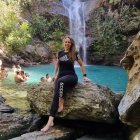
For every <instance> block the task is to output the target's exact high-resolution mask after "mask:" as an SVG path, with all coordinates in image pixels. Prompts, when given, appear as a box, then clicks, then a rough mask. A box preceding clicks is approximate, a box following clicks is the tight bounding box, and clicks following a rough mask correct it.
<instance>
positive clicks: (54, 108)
mask: <svg viewBox="0 0 140 140" xmlns="http://www.w3.org/2000/svg"><path fill="white" fill-rule="evenodd" d="M63 42H64V50H62V51H60V52H59V53H58V59H57V62H56V66H55V73H54V78H53V79H54V80H55V86H54V97H53V101H52V104H51V109H50V116H49V119H48V122H47V124H46V126H45V127H44V128H43V129H41V131H42V132H47V131H48V130H49V128H50V127H51V126H53V120H54V117H55V115H56V113H57V112H61V111H62V110H63V105H64V97H65V94H66V93H67V91H68V90H70V89H71V88H73V87H74V86H75V85H76V84H77V82H78V77H77V75H76V73H75V70H74V62H75V61H77V62H78V64H79V65H80V68H81V71H82V73H83V78H84V80H87V79H88V78H87V77H86V72H85V68H84V64H83V62H82V60H81V58H80V56H79V54H78V52H77V51H76V48H75V43H74V40H73V39H72V38H71V37H70V36H66V37H65V38H64V40H63Z"/></svg>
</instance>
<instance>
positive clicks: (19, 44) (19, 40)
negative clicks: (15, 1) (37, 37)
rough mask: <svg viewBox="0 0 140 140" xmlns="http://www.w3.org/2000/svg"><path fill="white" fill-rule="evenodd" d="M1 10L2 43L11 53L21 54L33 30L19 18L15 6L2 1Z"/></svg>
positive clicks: (0, 31)
mask: <svg viewBox="0 0 140 140" xmlns="http://www.w3.org/2000/svg"><path fill="white" fill-rule="evenodd" d="M0 10H1V12H0V42H1V43H2V44H4V45H5V47H6V48H7V50H8V51H10V52H11V53H16V52H19V51H20V50H21V49H22V48H23V47H25V45H26V44H27V43H28V42H29V41H30V39H31V28H30V26H29V24H28V22H27V21H21V20H20V19H19V18H18V15H17V12H18V11H16V10H17V9H14V7H13V5H11V4H7V3H6V2H4V1H0Z"/></svg>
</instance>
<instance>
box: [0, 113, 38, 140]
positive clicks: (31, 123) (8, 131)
mask: <svg viewBox="0 0 140 140" xmlns="http://www.w3.org/2000/svg"><path fill="white" fill-rule="evenodd" d="M39 121H40V117H39V116H38V115H36V114H17V113H12V114H9V113H0V140H7V139H9V138H13V137H17V136H19V135H21V134H23V133H25V132H30V131H34V130H36V128H37V124H39V123H38V122H39Z"/></svg>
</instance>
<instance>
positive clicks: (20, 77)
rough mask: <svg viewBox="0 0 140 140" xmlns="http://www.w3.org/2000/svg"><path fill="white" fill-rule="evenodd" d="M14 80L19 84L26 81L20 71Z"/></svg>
mask: <svg viewBox="0 0 140 140" xmlns="http://www.w3.org/2000/svg"><path fill="white" fill-rule="evenodd" d="M14 79H15V82H16V83H17V84H20V83H23V82H24V81H25V80H24V78H23V77H22V75H21V73H20V72H19V71H17V72H16V75H15V77H14Z"/></svg>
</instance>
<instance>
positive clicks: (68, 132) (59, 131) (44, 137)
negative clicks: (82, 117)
mask: <svg viewBox="0 0 140 140" xmlns="http://www.w3.org/2000/svg"><path fill="white" fill-rule="evenodd" d="M73 137H74V131H73V130H72V129H70V128H66V127H62V126H61V127H60V126H55V127H53V128H52V129H50V130H49V131H48V132H47V133H43V132H41V131H35V132H32V133H26V134H24V135H21V137H17V138H13V139H11V140H60V139H61V140H71V139H73Z"/></svg>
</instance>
